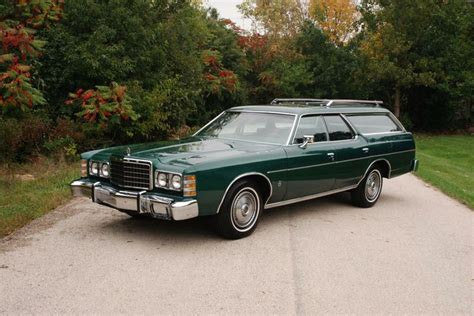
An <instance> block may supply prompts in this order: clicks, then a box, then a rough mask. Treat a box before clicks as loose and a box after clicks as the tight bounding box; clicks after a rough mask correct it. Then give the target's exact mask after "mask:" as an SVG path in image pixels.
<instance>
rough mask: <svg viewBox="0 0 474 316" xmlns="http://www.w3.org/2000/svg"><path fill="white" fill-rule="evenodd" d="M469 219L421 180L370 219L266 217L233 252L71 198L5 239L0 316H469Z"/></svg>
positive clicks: (393, 194)
mask: <svg viewBox="0 0 474 316" xmlns="http://www.w3.org/2000/svg"><path fill="white" fill-rule="evenodd" d="M473 215H474V213H473V212H472V211H470V210H469V209H468V208H466V207H465V206H463V205H461V204H459V203H457V202H455V201H453V200H451V199H450V198H447V197H446V196H444V195H443V194H442V193H440V192H438V191H436V190H434V189H432V188H430V187H428V186H427V185H426V184H424V183H423V182H421V181H420V180H418V179H417V178H415V177H414V176H412V175H408V176H403V177H400V178H396V179H393V180H390V181H386V182H385V187H384V192H383V194H382V196H381V198H380V200H379V202H378V204H377V205H376V206H375V207H374V208H372V209H359V208H354V207H352V206H351V205H350V204H349V197H348V196H347V194H339V195H336V196H332V197H327V198H322V199H319V200H314V201H308V202H304V203H300V204H296V205H291V206H286V207H282V208H279V209H273V210H269V211H267V212H266V213H265V214H264V215H263V218H262V220H261V222H260V225H259V227H258V229H257V231H256V232H255V233H254V234H253V235H252V236H250V237H249V238H246V239H243V240H237V241H226V240H222V239H220V238H219V237H216V236H215V235H214V234H213V233H212V231H210V230H209V229H208V228H207V224H208V222H207V220H205V219H197V220H191V221H188V222H176V223H172V222H161V221H153V220H136V219H129V218H128V217H127V216H126V215H122V214H121V213H119V212H116V211H113V210H110V209H108V208H105V207H100V206H97V205H94V204H92V203H90V202H89V201H87V200H85V199H76V200H73V201H72V202H71V203H69V204H68V205H66V206H64V207H62V208H60V209H58V210H56V211H54V212H52V213H51V214H49V215H47V216H45V217H43V218H42V219H40V220H37V221H35V222H34V223H32V224H31V225H29V226H28V227H26V228H25V229H22V230H20V231H19V232H18V233H16V234H14V235H13V236H11V237H9V238H7V239H4V240H3V241H0V313H5V314H19V313H22V314H24V313H34V314H51V313H108V314H109V313H114V314H115V313H134V314H137V313H146V314H151V313H174V314H182V313H186V314H188V313H226V314H230V313H232V314H234V313H237V314H249V313H258V314H274V313H278V314H310V313H311V314H314V313H319V314H335V313H338V314H340V313H357V314H369V313H379V314H380V313H394V314H402V313H403V314H407V313H408V314H419V313H442V314H468V313H471V312H472V310H471V304H472V294H471V293H472V292H471V290H472V287H471V286H472V283H473V281H472V280H473V277H472V268H473V257H472V254H473V249H472V248H473V221H472V220H473Z"/></svg>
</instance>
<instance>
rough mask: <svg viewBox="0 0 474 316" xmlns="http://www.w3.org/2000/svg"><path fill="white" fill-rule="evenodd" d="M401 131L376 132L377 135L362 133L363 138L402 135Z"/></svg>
mask: <svg viewBox="0 0 474 316" xmlns="http://www.w3.org/2000/svg"><path fill="white" fill-rule="evenodd" d="M404 133H405V132H403V131H396V132H378V133H362V135H364V136H373V135H393V134H404Z"/></svg>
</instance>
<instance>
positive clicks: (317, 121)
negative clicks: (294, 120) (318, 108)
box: [293, 116, 328, 144]
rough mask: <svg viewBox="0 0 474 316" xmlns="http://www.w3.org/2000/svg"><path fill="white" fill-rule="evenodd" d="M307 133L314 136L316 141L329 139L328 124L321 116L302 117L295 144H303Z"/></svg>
mask: <svg viewBox="0 0 474 316" xmlns="http://www.w3.org/2000/svg"><path fill="white" fill-rule="evenodd" d="M305 135H312V136H314V142H324V141H327V140H328V136H327V132H326V126H325V125H324V121H323V118H322V117H321V116H304V117H302V118H301V120H300V123H299V125H298V129H297V131H296V136H295V140H294V141H293V144H301V143H303V141H304V136H305Z"/></svg>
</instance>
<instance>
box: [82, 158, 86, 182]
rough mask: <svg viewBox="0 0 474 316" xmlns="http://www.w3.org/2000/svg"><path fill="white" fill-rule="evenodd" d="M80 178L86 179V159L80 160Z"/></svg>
mask: <svg viewBox="0 0 474 316" xmlns="http://www.w3.org/2000/svg"><path fill="white" fill-rule="evenodd" d="M81 177H83V178H85V177H87V159H81Z"/></svg>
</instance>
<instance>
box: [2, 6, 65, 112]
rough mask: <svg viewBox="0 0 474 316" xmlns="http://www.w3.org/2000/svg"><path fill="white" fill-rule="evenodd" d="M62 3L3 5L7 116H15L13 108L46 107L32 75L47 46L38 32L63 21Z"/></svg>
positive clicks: (4, 101)
mask: <svg viewBox="0 0 474 316" xmlns="http://www.w3.org/2000/svg"><path fill="white" fill-rule="evenodd" d="M62 2H63V1H62V0H36V1H28V0H12V1H2V3H1V4H0V8H1V9H2V10H1V11H0V43H1V49H0V107H1V108H2V112H3V114H5V113H11V112H9V110H10V109H12V108H18V109H20V110H22V111H26V110H27V109H28V108H31V107H33V105H43V104H45V103H46V100H45V99H44V98H43V95H42V92H41V91H40V90H39V89H37V88H36V87H35V86H34V85H33V79H32V75H31V73H30V71H31V68H32V64H33V63H34V62H35V60H36V58H38V56H39V55H40V53H41V51H42V49H43V47H44V45H45V42H44V41H43V40H40V39H38V38H37V37H36V30H35V29H42V28H45V27H49V26H50V25H51V23H53V22H57V21H59V19H60V18H61V15H62ZM33 28H34V29H33ZM20 60H21V62H20ZM12 112H13V113H14V112H15V111H12Z"/></svg>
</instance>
